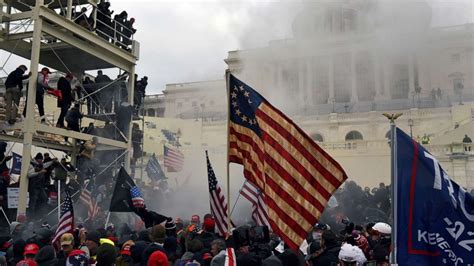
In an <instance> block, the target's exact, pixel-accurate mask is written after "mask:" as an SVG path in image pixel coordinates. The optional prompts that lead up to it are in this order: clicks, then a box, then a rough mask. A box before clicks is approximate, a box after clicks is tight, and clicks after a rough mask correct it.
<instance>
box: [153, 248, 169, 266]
mask: <svg viewBox="0 0 474 266" xmlns="http://www.w3.org/2000/svg"><path fill="white" fill-rule="evenodd" d="M167 265H168V256H166V254H165V253H163V252H162V251H159V250H157V251H155V252H153V253H151V256H150V258H149V259H148V266H167Z"/></svg>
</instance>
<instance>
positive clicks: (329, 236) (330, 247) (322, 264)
mask: <svg viewBox="0 0 474 266" xmlns="http://www.w3.org/2000/svg"><path fill="white" fill-rule="evenodd" d="M321 238H322V241H321V246H322V248H323V251H322V253H321V254H319V256H317V257H315V258H313V259H311V263H312V264H311V265H317V266H332V265H337V263H338V262H339V251H340V250H341V244H340V243H339V241H338V240H337V237H336V234H334V232H332V231H330V230H326V231H324V232H323V234H322V236H321Z"/></svg>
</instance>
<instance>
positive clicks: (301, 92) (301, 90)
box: [298, 58, 307, 103]
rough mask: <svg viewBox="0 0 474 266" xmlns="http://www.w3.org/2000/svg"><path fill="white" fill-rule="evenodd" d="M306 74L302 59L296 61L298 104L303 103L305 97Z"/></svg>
mask: <svg viewBox="0 0 474 266" xmlns="http://www.w3.org/2000/svg"><path fill="white" fill-rule="evenodd" d="M305 75H307V73H306V64H305V61H304V59H303V58H299V59H298V99H299V102H300V103H304V102H305V98H307V97H306V95H305V94H306V89H305V88H306V84H305V82H306V80H305Z"/></svg>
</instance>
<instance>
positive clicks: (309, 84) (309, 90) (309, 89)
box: [305, 57, 317, 105]
mask: <svg viewBox="0 0 474 266" xmlns="http://www.w3.org/2000/svg"><path fill="white" fill-rule="evenodd" d="M313 75H314V71H313V58H312V57H310V58H308V59H306V97H305V101H306V104H309V105H311V104H313V103H314V100H313V90H315V89H317V88H314V87H313Z"/></svg>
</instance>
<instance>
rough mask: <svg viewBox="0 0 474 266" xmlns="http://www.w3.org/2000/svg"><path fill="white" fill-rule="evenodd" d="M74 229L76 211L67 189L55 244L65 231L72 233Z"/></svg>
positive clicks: (54, 239) (54, 238) (55, 235)
mask: <svg viewBox="0 0 474 266" xmlns="http://www.w3.org/2000/svg"><path fill="white" fill-rule="evenodd" d="M73 230H74V211H73V208H72V199H71V194H70V193H69V191H68V190H66V197H65V198H64V202H63V206H62V207H61V216H60V217H59V223H58V229H56V233H55V234H54V237H53V241H52V243H53V245H54V244H55V243H56V242H57V241H58V240H59V239H60V238H61V236H62V235H63V234H64V233H72V232H73Z"/></svg>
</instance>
